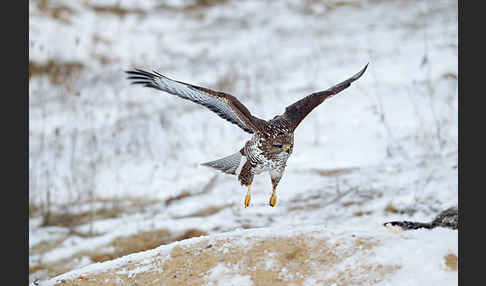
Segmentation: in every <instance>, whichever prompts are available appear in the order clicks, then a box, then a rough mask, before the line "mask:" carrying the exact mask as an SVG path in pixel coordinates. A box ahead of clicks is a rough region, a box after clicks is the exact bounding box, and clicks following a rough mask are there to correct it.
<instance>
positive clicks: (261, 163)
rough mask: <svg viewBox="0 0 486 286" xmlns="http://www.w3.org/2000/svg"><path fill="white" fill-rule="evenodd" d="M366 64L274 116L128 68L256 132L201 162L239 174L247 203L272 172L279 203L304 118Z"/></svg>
mask: <svg viewBox="0 0 486 286" xmlns="http://www.w3.org/2000/svg"><path fill="white" fill-rule="evenodd" d="M367 67H368V65H366V66H365V67H364V68H363V69H362V70H361V71H360V72H358V73H357V74H355V75H354V76H352V77H350V78H349V79H347V80H345V81H343V82H341V83H338V84H336V85H334V86H332V87H331V88H329V89H327V90H324V91H320V92H316V93H312V94H310V95H308V96H306V97H304V98H303V99H301V100H299V101H297V102H295V103H294V104H292V105H290V106H288V107H287V108H286V109H285V112H284V113H283V114H281V115H277V116H275V117H274V118H273V119H271V120H268V121H267V120H263V119H260V118H257V117H255V116H253V115H252V114H251V113H250V111H249V110H248V109H247V108H246V107H245V106H244V105H243V104H242V103H241V102H240V101H239V100H238V99H237V98H236V97H234V96H232V95H230V94H227V93H224V92H219V91H213V90H210V89H207V88H204V87H200V86H196V85H192V84H188V83H184V82H181V81H176V80H172V79H169V78H167V77H165V76H163V75H161V74H159V73H158V72H155V71H154V72H153V73H150V72H146V71H143V70H139V69H135V70H133V71H127V73H128V74H129V75H130V76H129V77H128V79H130V80H132V83H133V84H141V85H143V86H146V87H151V88H155V89H158V90H162V91H165V92H168V93H170V94H174V95H177V96H179V97H181V98H183V99H187V100H190V101H192V102H195V103H198V104H201V105H203V106H205V107H207V108H209V109H210V110H211V111H213V112H215V113H216V114H217V115H218V116H220V117H221V118H223V119H226V120H228V121H229V122H231V123H233V124H236V125H237V126H239V127H240V128H241V129H243V130H244V131H246V132H248V133H250V134H253V136H252V138H251V139H250V140H248V141H247V142H246V144H245V145H244V146H243V148H242V149H241V150H240V151H238V152H236V153H234V154H232V155H230V156H227V157H224V158H222V159H219V160H216V161H212V162H207V163H203V164H202V165H204V166H208V167H212V168H215V169H218V170H220V171H222V172H225V173H227V174H233V175H236V176H237V178H238V181H239V182H240V183H241V184H242V185H244V186H247V187H248V193H247V196H246V197H245V207H247V206H248V205H249V203H250V186H251V184H252V182H253V177H254V175H255V174H260V173H262V172H269V173H270V178H271V180H272V185H273V193H272V196H271V197H270V202H269V203H270V205H271V206H275V204H276V198H277V197H276V188H277V185H278V183H279V181H280V179H281V177H282V175H283V172H284V170H285V167H286V162H287V160H288V158H289V157H290V155H291V154H292V151H293V144H294V131H295V129H296V128H297V126H298V125H299V124H300V123H301V122H302V120H303V119H304V118H305V117H306V116H307V115H308V114H309V113H310V112H311V111H312V110H313V109H314V108H316V107H317V106H318V105H319V104H321V103H322V102H323V101H324V100H326V99H327V98H330V97H331V96H333V95H335V94H337V93H339V92H341V91H343V90H344V89H346V88H348V87H349V86H350V85H351V83H352V82H354V81H356V80H357V79H359V78H360V77H361V76H362V75H363V73H364V72H365V71H366V68H367Z"/></svg>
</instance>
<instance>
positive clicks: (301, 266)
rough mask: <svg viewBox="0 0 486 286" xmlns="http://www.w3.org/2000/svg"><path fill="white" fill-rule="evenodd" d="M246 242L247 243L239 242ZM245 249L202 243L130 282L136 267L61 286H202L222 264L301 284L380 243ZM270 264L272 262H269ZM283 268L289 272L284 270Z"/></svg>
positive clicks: (358, 276)
mask: <svg viewBox="0 0 486 286" xmlns="http://www.w3.org/2000/svg"><path fill="white" fill-rule="evenodd" d="M236 239H241V240H243V241H244V240H245V238H236ZM247 241H248V242H249V244H248V246H247V247H244V244H243V243H236V244H235V243H232V239H222V240H218V241H216V242H213V243H210V242H209V240H203V241H200V242H197V243H194V244H191V245H183V246H175V247H174V248H173V249H172V251H171V254H170V257H168V258H167V257H165V258H163V257H161V256H155V257H154V259H153V260H152V262H151V266H152V269H151V270H148V271H145V272H140V273H137V274H135V275H132V276H131V277H128V276H129V275H126V274H116V272H120V273H126V271H129V270H130V269H133V268H134V267H135V266H136V265H135V264H129V265H126V266H123V267H121V268H118V269H114V270H110V271H109V272H104V273H98V274H94V275H89V276H82V277H78V278H76V279H74V280H69V281H64V283H60V284H57V285H96V281H98V282H99V281H103V284H104V285H133V284H134V283H136V285H174V286H182V285H204V284H207V283H208V278H207V277H208V276H207V275H209V274H210V273H211V270H212V269H213V268H214V267H216V266H217V265H218V264H220V263H223V264H224V265H225V266H227V267H228V269H234V271H235V272H236V273H238V274H239V275H243V276H249V277H250V278H251V280H252V281H253V283H254V285H257V286H258V285H290V284H292V285H302V284H303V282H304V281H305V279H306V278H308V277H309V276H311V275H313V274H315V273H317V272H328V271H329V270H330V269H332V268H334V267H335V266H336V265H337V264H338V263H340V262H342V261H343V260H345V259H346V258H348V257H350V256H353V255H358V256H360V257H367V256H369V255H372V249H373V248H374V247H375V246H376V245H378V244H379V241H377V240H374V239H371V238H353V239H352V240H351V242H349V241H348V242H346V243H339V242H337V243H331V242H329V241H328V239H326V238H313V237H306V236H305V235H301V236H296V237H283V238H268V239H254V238H252V239H251V241H250V240H247ZM269 261H271V263H269ZM284 268H285V270H283V269H284ZM397 269H398V267H397V266H384V265H370V264H364V265H357V266H356V267H354V268H350V271H341V272H339V273H337V274H336V276H335V277H331V278H329V279H328V280H326V281H329V282H332V281H336V282H340V283H341V282H342V283H343V284H340V283H338V285H356V284H362V283H364V282H365V281H366V282H367V283H370V284H373V283H378V282H379V281H382V280H383V279H385V278H386V277H387V276H389V275H391V274H392V273H393V272H394V271H395V270H397Z"/></svg>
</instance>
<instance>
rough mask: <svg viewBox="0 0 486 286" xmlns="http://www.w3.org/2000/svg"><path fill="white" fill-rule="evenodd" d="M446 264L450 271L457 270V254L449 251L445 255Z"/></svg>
mask: <svg viewBox="0 0 486 286" xmlns="http://www.w3.org/2000/svg"><path fill="white" fill-rule="evenodd" d="M444 259H445V265H446V266H447V269H449V270H450V271H457V256H456V255H455V254H452V253H449V254H447V255H446V256H444Z"/></svg>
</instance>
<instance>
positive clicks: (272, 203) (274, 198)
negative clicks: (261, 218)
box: [270, 192, 277, 207]
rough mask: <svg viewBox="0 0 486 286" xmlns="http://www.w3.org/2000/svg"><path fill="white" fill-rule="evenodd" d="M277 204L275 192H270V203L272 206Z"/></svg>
mask: <svg viewBox="0 0 486 286" xmlns="http://www.w3.org/2000/svg"><path fill="white" fill-rule="evenodd" d="M276 204H277V195H276V194H275V192H273V193H272V196H271V197H270V205H271V206H272V207H274V206H275V205H276Z"/></svg>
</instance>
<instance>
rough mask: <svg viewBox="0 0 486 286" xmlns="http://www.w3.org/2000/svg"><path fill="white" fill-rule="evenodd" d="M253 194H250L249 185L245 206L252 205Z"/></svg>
mask: <svg viewBox="0 0 486 286" xmlns="http://www.w3.org/2000/svg"><path fill="white" fill-rule="evenodd" d="M250 201H251V195H250V186H248V193H247V194H246V196H245V208H247V207H248V206H249V205H250Z"/></svg>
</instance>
